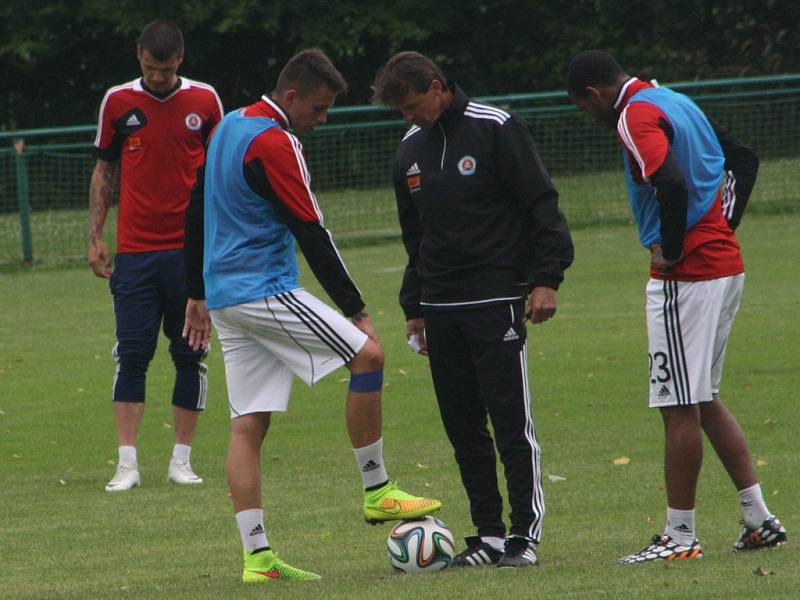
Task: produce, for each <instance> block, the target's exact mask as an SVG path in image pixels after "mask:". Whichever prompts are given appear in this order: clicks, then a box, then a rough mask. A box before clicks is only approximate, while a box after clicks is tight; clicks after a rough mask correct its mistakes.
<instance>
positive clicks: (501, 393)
mask: <svg viewBox="0 0 800 600" xmlns="http://www.w3.org/2000/svg"><path fill="white" fill-rule="evenodd" d="M374 88H375V94H374V100H375V101H376V102H378V103H381V104H385V105H388V106H393V107H396V108H398V109H399V110H400V112H401V113H402V115H403V118H405V119H406V120H407V121H410V122H413V123H414V125H413V126H412V127H411V129H410V130H409V131H408V132H407V133H406V135H405V137H404V138H403V141H402V142H401V144H400V147H399V149H398V151H397V157H396V159H395V164H394V187H395V194H396V197H397V208H398V214H399V218H400V225H401V228H402V232H403V242H404V244H405V247H406V251H407V253H408V265H407V267H406V270H405V274H404V277H403V284H402V288H401V291H400V303H401V305H402V308H403V311H404V312H405V316H406V319H407V335H408V337H409V340H410V343H412V348H416V349H417V350H418V351H420V352H421V353H422V354H428V356H429V358H430V366H431V373H432V376H433V383H434V388H435V390H436V396H437V399H438V402H439V410H440V412H441V416H442V421H443V422H444V426H445V430H446V431H447V435H448V437H449V439H450V442H451V443H452V445H453V448H454V449H455V458H456V461H457V463H458V466H459V469H460V471H461V479H462V481H463V483H464V487H465V488H466V491H467V495H468V497H469V504H470V513H471V516H472V521H473V523H474V525H475V526H476V528H477V530H478V535H476V536H469V537H467V538H466V542H467V548H466V550H464V551H463V552H461V553H460V554H459V555H457V556H456V557H455V559H454V561H453V565H455V566H475V565H480V564H494V563H497V564H498V566H501V567H516V566H530V565H534V564H536V563H537V561H538V557H537V555H536V551H535V544H538V543H539V540H540V534H541V521H542V516H543V514H544V498H543V494H542V487H541V471H540V466H539V454H540V452H539V446H538V444H537V442H536V436H535V433H534V424H533V417H532V414H531V406H530V393H529V388H528V382H527V377H528V370H527V353H526V343H525V339H526V329H525V321H526V320H528V319H530V320H531V321H532V322H533V323H539V322H543V321H546V320H547V319H549V318H550V317H552V316H553V314H554V313H555V310H556V290H557V289H558V286H559V284H560V283H561V282H562V281H563V279H564V270H565V269H566V268H567V267H569V265H570V264H571V263H572V259H573V247H572V240H571V238H570V234H569V230H568V228H567V223H566V220H565V219H564V215H563V214H562V213H561V211H560V210H559V208H558V193H557V192H556V190H555V188H554V187H553V185H552V183H551V181H550V177H549V176H548V174H547V171H546V170H545V168H544V165H543V164H542V161H541V159H540V158H539V156H538V153H537V151H536V146H535V144H534V141H533V138H532V136H531V132H530V129H529V128H528V125H527V124H526V123H525V121H524V120H522V119H521V118H519V117H517V116H515V115H511V114H509V113H507V112H505V111H503V110H500V109H498V108H494V107H490V106H486V105H482V104H478V103H476V102H472V101H470V100H469V99H468V98H467V97H466V96H465V95H464V92H462V91H461V89H460V88H459V87H458V86H457V85H455V84H449V85H448V83H447V80H446V78H445V76H444V74H443V73H442V72H441V70H440V69H439V68H438V67H437V66H436V65H435V64H434V63H433V62H432V61H430V60H429V59H428V58H427V57H425V56H423V55H421V54H418V53H416V52H401V53H399V54H397V55H395V56H394V57H392V58H391V59H390V60H389V61H388V62H387V63H386V65H384V67H383V69H382V70H381V71H380V72H379V74H378V76H377V78H376V80H375V84H374ZM487 415H488V417H489V418H490V419H491V422H492V426H493V428H494V432H495V437H496V444H497V450H498V451H499V453H500V458H501V460H502V462H503V465H504V467H505V475H506V480H507V482H508V496H509V503H510V505H511V515H510V516H511V527H510V529H509V532H508V533H509V536H508V537H506V526H505V523H504V522H503V517H502V507H503V500H502V497H501V495H500V492H499V489H498V484H497V472H496V456H495V450H494V442H493V440H492V437H491V434H490V433H489V430H488V428H487ZM504 538H505V540H504Z"/></svg>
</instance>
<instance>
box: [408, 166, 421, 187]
mask: <svg viewBox="0 0 800 600" xmlns="http://www.w3.org/2000/svg"><path fill="white" fill-rule="evenodd" d="M406 182H407V183H408V191H409V192H411V193H412V194H413V193H414V192H418V191H419V190H420V189H421V187H422V174H421V172H420V170H419V165H418V164H417V163H414V164H413V165H411V166H410V167H409V168H408V171H406Z"/></svg>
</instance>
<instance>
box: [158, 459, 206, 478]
mask: <svg viewBox="0 0 800 600" xmlns="http://www.w3.org/2000/svg"><path fill="white" fill-rule="evenodd" d="M167 481H173V482H175V483H182V484H186V485H197V484H198V483H203V479H202V478H200V477H198V476H197V474H196V473H195V472H194V471H192V464H191V462H189V461H188V460H187V461H179V460H177V459H175V458H172V459H171V460H170V461H169V471H168V472H167Z"/></svg>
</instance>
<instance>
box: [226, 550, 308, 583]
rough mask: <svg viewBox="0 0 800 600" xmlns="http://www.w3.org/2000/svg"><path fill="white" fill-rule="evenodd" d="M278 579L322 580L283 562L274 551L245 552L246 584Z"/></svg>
mask: <svg viewBox="0 0 800 600" xmlns="http://www.w3.org/2000/svg"><path fill="white" fill-rule="evenodd" d="M278 579H292V580H295V581H311V580H313V579H321V577H320V576H319V575H317V574H316V573H311V572H310V571H303V570H302V569H298V568H297V567H293V566H292V565H288V564H286V563H285V562H283V561H282V560H281V559H280V558H278V555H277V554H275V553H274V552H273V551H272V550H264V551H262V552H259V553H258V554H253V553H251V552H249V551H248V550H245V551H244V572H243V573H242V581H244V582H245V583H266V582H267V581H275V580H278Z"/></svg>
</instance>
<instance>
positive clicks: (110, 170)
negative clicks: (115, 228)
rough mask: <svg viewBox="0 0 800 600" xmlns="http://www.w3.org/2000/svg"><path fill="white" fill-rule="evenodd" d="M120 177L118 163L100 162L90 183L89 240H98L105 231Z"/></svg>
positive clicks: (91, 241)
mask: <svg viewBox="0 0 800 600" xmlns="http://www.w3.org/2000/svg"><path fill="white" fill-rule="evenodd" d="M118 179H119V165H118V163H116V162H114V163H108V162H107V163H105V164H103V163H100V162H98V164H97V166H96V167H95V170H94V172H93V173H92V180H91V183H90V184H89V232H88V233H89V242H90V243H92V244H95V243H96V240H97V238H98V237H100V235H101V234H102V231H103V225H104V224H105V221H106V216H107V215H108V209H109V208H110V207H111V202H112V201H113V199H114V189H115V188H116V185H117V180H118Z"/></svg>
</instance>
